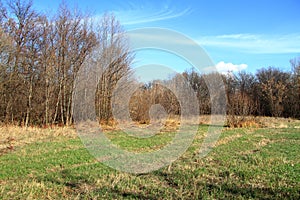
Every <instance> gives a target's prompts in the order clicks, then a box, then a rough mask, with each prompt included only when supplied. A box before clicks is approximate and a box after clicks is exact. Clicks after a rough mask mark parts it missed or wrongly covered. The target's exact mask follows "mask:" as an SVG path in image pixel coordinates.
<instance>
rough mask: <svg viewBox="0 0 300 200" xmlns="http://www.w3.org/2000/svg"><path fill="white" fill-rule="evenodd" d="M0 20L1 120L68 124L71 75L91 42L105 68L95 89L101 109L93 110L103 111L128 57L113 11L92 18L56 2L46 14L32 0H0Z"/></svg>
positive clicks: (34, 123) (33, 123)
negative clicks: (49, 13)
mask: <svg viewBox="0 0 300 200" xmlns="http://www.w3.org/2000/svg"><path fill="white" fill-rule="evenodd" d="M0 23H1V26H0V93H1V94H0V121H1V122H3V123H5V124H17V125H24V126H29V125H43V124H44V125H48V124H62V125H70V124H72V123H73V108H72V93H73V90H74V88H73V87H74V80H75V78H76V74H77V72H78V70H79V68H80V66H81V65H82V64H83V62H84V60H85V59H86V57H87V56H88V55H90V54H91V53H92V51H93V49H94V48H95V47H97V50H99V52H97V53H98V54H99V55H98V56H97V57H98V64H99V63H100V65H99V67H102V68H103V69H104V70H105V71H104V72H103V75H102V78H101V81H100V83H99V87H98V92H97V93H98V94H99V95H97V97H99V96H100V97H101V98H97V99H98V102H99V103H98V104H99V106H98V107H99V109H102V110H103V112H102V111H101V112H98V115H99V116H101V117H102V118H105V117H108V114H107V112H106V111H105V110H107V109H109V105H110V103H109V102H108V101H107V100H106V99H107V97H109V96H110V93H111V92H110V91H111V89H110V88H112V87H113V85H114V84H115V82H116V80H118V78H119V77H120V76H123V75H124V74H126V72H127V71H128V69H129V66H130V62H131V60H132V59H131V55H130V53H129V51H128V50H127V49H126V46H125V45H123V44H125V42H123V36H122V35H121V34H120V33H122V32H123V30H122V27H121V25H120V23H119V22H118V20H116V19H115V17H114V16H113V15H110V14H104V16H103V17H102V19H101V20H99V21H95V20H93V18H92V17H91V16H90V15H89V13H83V12H82V11H80V10H79V9H70V8H69V7H68V6H67V5H66V4H65V3H61V5H60V6H59V9H58V10H57V12H56V13H55V14H54V15H53V16H48V15H47V14H43V13H40V12H38V11H36V10H35V9H34V8H33V3H32V1H31V0H12V1H8V3H6V4H3V3H2V2H1V1H0ZM107 63H108V64H107ZM107 65H109V66H108V67H106V66H107ZM108 80H109V81H108ZM107 88H109V89H107Z"/></svg>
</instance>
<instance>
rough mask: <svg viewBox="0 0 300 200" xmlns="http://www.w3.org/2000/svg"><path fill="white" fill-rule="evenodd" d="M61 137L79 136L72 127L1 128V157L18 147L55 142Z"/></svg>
mask: <svg viewBox="0 0 300 200" xmlns="http://www.w3.org/2000/svg"><path fill="white" fill-rule="evenodd" d="M61 136H63V137H67V138H76V137H77V134H76V131H75V129H73V128H70V127H57V128H47V129H43V128H37V127H28V128H25V127H19V126H3V127H0V155H1V154H3V153H6V152H9V151H12V150H14V149H15V148H16V147H20V146H23V145H27V144H31V143H35V142H39V141H47V140H49V141H53V140H55V139H57V138H61Z"/></svg>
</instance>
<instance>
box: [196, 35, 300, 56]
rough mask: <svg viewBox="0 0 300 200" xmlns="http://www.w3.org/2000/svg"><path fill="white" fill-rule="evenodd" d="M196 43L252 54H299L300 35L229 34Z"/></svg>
mask: <svg viewBox="0 0 300 200" xmlns="http://www.w3.org/2000/svg"><path fill="white" fill-rule="evenodd" d="M197 41H198V43H199V44H200V45H204V46H208V47H210V46H211V47H217V48H230V49H235V50H236V51H238V52H245V53H252V54H258V53H260V54H262V53H265V54H281V53H300V34H288V35H255V34H230V35H216V36H203V37H199V39H198V40H197Z"/></svg>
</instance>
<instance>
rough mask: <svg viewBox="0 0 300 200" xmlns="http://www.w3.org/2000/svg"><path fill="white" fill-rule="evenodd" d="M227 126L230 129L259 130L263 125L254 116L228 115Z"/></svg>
mask: <svg viewBox="0 0 300 200" xmlns="http://www.w3.org/2000/svg"><path fill="white" fill-rule="evenodd" d="M226 126H227V127H230V128H259V127H262V125H261V124H260V123H259V122H258V120H257V119H256V118H255V117H252V116H248V117H245V116H237V115H228V116H227V122H226Z"/></svg>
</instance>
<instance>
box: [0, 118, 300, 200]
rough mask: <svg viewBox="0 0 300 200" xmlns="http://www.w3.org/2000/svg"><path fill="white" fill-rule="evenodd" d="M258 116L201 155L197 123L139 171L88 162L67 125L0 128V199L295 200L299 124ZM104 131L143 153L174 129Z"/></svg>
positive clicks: (298, 193) (299, 178)
mask: <svg viewBox="0 0 300 200" xmlns="http://www.w3.org/2000/svg"><path fill="white" fill-rule="evenodd" d="M260 121H261V123H262V124H264V125H265V127H262V128H251V127H250V128H235V129H231V128H224V131H223V133H222V135H221V137H220V138H219V140H218V142H217V144H216V147H215V148H214V149H213V150H212V151H211V152H210V153H209V154H208V156H206V157H205V158H202V159H200V158H199V157H198V154H197V150H198V149H199V147H200V145H201V142H202V140H203V136H204V134H205V132H206V131H207V129H208V125H205V124H203V125H200V126H199V130H198V133H197V135H196V137H195V140H194V142H193V144H192V145H191V146H190V148H189V149H188V151H187V152H186V153H185V154H184V155H182V156H181V157H180V158H179V159H178V160H177V161H175V162H174V163H173V164H172V165H171V166H168V167H165V168H162V169H160V170H158V171H155V172H152V173H148V174H144V175H133V174H128V173H123V172H119V171H116V170H113V169H110V168H109V167H107V166H105V165H103V164H101V163H99V162H97V161H95V159H94V158H93V157H92V156H91V155H90V154H89V153H88V151H87V150H86V149H85V147H84V145H83V144H82V142H81V140H80V139H79V138H78V137H77V135H76V131H75V130H74V129H72V128H55V129H38V128H28V129H23V128H18V127H2V128H0V150H1V151H0V199H101V198H106V199H107V198H110V199H122V198H124V199H228V198H230V199H233V198H234V199H299V198H300V184H299V183H300V153H299V152H300V128H299V127H300V122H299V121H297V120H288V119H272V118H262V119H260ZM266 125H268V126H269V127H266ZM106 135H107V137H108V138H110V139H111V141H112V142H113V143H114V144H116V145H118V146H120V147H121V148H124V149H127V150H130V151H134V152H144V151H153V150H155V149H159V148H161V147H162V146H164V145H166V144H167V143H168V142H169V141H170V140H171V139H172V137H173V136H174V133H172V132H169V133H161V134H157V135H156V136H154V137H153V138H146V139H133V138H131V137H129V136H127V135H126V134H125V133H122V132H120V131H110V132H107V133H106Z"/></svg>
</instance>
